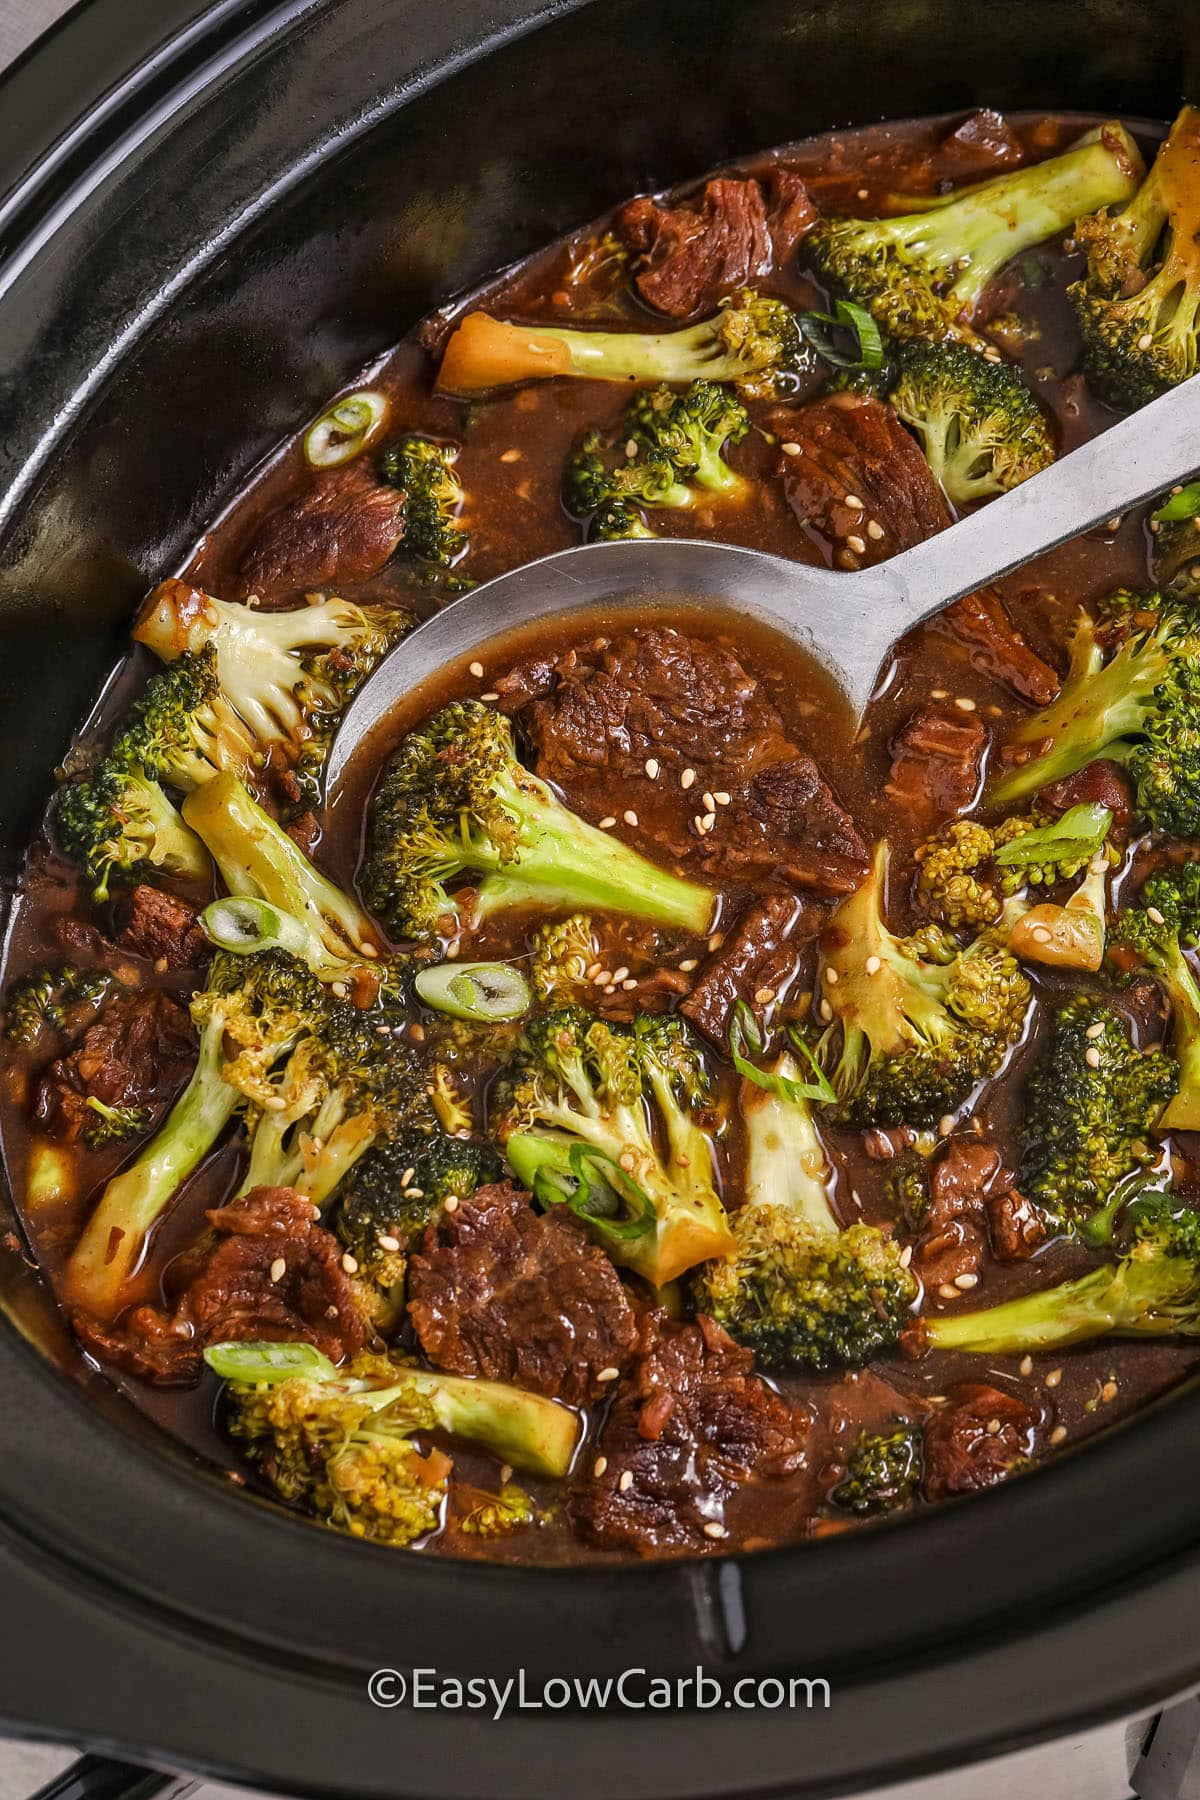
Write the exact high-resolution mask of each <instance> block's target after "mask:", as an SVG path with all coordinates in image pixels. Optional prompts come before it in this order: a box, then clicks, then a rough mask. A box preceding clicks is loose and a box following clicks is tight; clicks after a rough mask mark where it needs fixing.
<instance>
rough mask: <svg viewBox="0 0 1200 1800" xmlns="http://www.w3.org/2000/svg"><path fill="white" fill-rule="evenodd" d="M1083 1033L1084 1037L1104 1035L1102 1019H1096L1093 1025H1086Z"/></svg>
mask: <svg viewBox="0 0 1200 1800" xmlns="http://www.w3.org/2000/svg"><path fill="white" fill-rule="evenodd" d="M1083 1035H1084V1037H1089V1038H1098V1037H1103V1036H1104V1020H1103V1019H1097V1020H1096V1023H1095V1024H1094V1025H1089V1026H1088V1028H1087V1030H1086V1031H1085V1032H1084V1034H1083Z"/></svg>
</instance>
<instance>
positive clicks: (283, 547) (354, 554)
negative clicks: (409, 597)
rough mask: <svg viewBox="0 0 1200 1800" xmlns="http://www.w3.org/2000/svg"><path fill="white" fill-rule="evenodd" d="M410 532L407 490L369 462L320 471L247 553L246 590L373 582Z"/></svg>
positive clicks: (269, 596)
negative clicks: (377, 473)
mask: <svg viewBox="0 0 1200 1800" xmlns="http://www.w3.org/2000/svg"><path fill="white" fill-rule="evenodd" d="M403 536H404V495H403V493H401V492H400V490H399V489H398V488H394V487H388V486H385V485H383V484H381V483H379V482H377V481H376V480H375V478H374V476H373V475H372V473H371V470H370V467H369V465H368V464H367V463H366V462H365V461H358V462H352V463H348V464H347V465H346V466H345V468H342V469H334V470H333V471H331V473H329V474H327V475H320V476H317V477H315V478H314V479H313V480H312V481H310V482H308V483H307V485H306V486H304V487H303V488H301V489H300V491H299V492H298V493H296V494H294V495H293V496H292V497H291V498H290V499H287V500H285V501H284V502H283V503H282V505H280V506H278V507H276V509H275V510H274V512H270V513H268V514H267V516H266V518H265V519H263V520H262V522H261V524H260V525H259V527H258V529H257V531H256V532H255V533H254V535H253V537H252V538H251V539H250V542H249V544H248V545H247V546H246V548H245V550H244V551H243V553H242V560H241V566H240V570H239V575H240V579H241V585H242V591H243V593H245V594H257V595H258V596H259V598H260V599H263V600H283V599H288V598H291V597H292V596H294V595H295V594H297V593H298V592H301V591H303V590H307V589H314V588H325V587H335V586H340V587H346V586H353V585H354V584H355V583H356V582H362V581H370V579H371V577H372V576H374V575H377V574H378V573H379V571H380V569H382V567H383V565H384V563H386V562H387V560H388V558H389V557H390V556H391V555H392V554H393V552H394V551H395V549H396V547H397V545H398V544H399V543H400V540H401V538H402V537H403Z"/></svg>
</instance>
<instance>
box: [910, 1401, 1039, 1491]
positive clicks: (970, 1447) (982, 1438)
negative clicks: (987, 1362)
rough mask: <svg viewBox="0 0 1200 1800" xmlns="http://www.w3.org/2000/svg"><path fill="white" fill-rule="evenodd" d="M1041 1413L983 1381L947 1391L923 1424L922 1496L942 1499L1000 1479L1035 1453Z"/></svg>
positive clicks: (989, 1484)
mask: <svg viewBox="0 0 1200 1800" xmlns="http://www.w3.org/2000/svg"><path fill="white" fill-rule="evenodd" d="M1041 1422H1042V1420H1041V1414H1040V1413H1039V1412H1037V1411H1035V1409H1034V1408H1033V1407H1031V1406H1027V1405H1026V1404H1025V1402H1024V1401H1023V1400H1018V1399H1017V1397H1016V1395H1015V1394H1006V1393H1004V1392H1003V1391H1002V1390H1001V1389H1000V1388H994V1387H988V1386H987V1385H986V1384H985V1383H982V1382H980V1383H974V1382H966V1383H964V1384H962V1385H961V1386H959V1387H954V1388H951V1389H950V1392H949V1394H948V1395H947V1396H946V1403H945V1405H944V1406H939V1407H936V1408H935V1409H934V1410H933V1411H932V1412H931V1413H930V1414H929V1416H928V1418H927V1419H926V1421H925V1498H926V1499H927V1500H944V1499H946V1497H947V1496H948V1495H950V1494H969V1493H972V1492H973V1491H974V1490H975V1489H976V1488H984V1487H991V1486H992V1484H993V1483H994V1482H997V1481H1002V1480H1003V1479H1004V1477H1005V1476H1006V1475H1007V1474H1008V1473H1009V1472H1010V1470H1011V1469H1012V1468H1013V1466H1014V1465H1015V1464H1016V1463H1019V1462H1023V1461H1025V1459H1026V1458H1027V1457H1030V1456H1032V1455H1033V1453H1034V1447H1035V1443H1036V1440H1037V1432H1038V1427H1039V1426H1040V1424H1041Z"/></svg>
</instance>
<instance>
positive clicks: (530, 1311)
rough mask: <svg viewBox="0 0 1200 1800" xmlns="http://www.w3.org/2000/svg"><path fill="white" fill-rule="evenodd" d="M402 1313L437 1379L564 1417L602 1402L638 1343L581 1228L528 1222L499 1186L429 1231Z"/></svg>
mask: <svg viewBox="0 0 1200 1800" xmlns="http://www.w3.org/2000/svg"><path fill="white" fill-rule="evenodd" d="M408 1310H409V1316H410V1317H411V1319H412V1322H413V1324H414V1326H415V1327H416V1332H417V1336H418V1337H419V1338H420V1340H421V1348H422V1349H423V1350H424V1352H425V1354H426V1356H428V1358H429V1360H430V1362H432V1363H436V1364H437V1366H438V1367H439V1368H442V1369H450V1370H452V1371H453V1373H454V1374H456V1375H484V1376H487V1377H488V1379H489V1380H492V1381H511V1382H514V1383H515V1384H516V1385H517V1386H518V1387H523V1388H529V1389H531V1390H532V1391H533V1392H534V1393H536V1394H548V1395H549V1396H550V1397H551V1398H553V1399H555V1400H565V1401H566V1402H567V1403H568V1405H571V1406H583V1405H586V1404H587V1403H588V1402H589V1401H592V1400H598V1399H599V1398H600V1397H601V1395H602V1394H605V1393H607V1392H608V1391H609V1388H610V1384H611V1382H612V1380H613V1379H614V1374H615V1371H616V1370H618V1369H621V1368H623V1367H624V1366H625V1364H626V1363H627V1362H628V1360H629V1358H630V1356H631V1354H632V1352H633V1349H634V1345H635V1342H636V1339H637V1327H636V1324H635V1319H634V1312H633V1308H632V1307H631V1306H630V1304H629V1301H628V1299H627V1298H626V1294H625V1289H624V1288H623V1286H622V1285H621V1280H620V1277H619V1276H618V1274H617V1271H616V1269H615V1268H614V1267H613V1265H612V1263H611V1262H610V1261H609V1259H608V1257H607V1256H605V1254H604V1252H603V1251H602V1250H599V1249H597V1248H596V1246H595V1245H594V1244H592V1243H590V1242H589V1241H588V1236H587V1232H586V1230H585V1229H584V1227H583V1226H582V1225H581V1224H580V1223H579V1221H578V1220H577V1219H576V1218H574V1216H573V1215H572V1214H571V1213H569V1212H568V1211H567V1209H566V1208H565V1207H555V1208H554V1209H553V1210H552V1211H550V1212H548V1213H536V1212H535V1211H534V1210H533V1207H532V1206H531V1205H530V1202H529V1196H528V1195H527V1194H523V1193H521V1192H520V1191H519V1190H518V1189H517V1188H514V1187H512V1186H511V1185H510V1184H509V1183H508V1182H502V1183H498V1184H496V1185H494V1186H492V1187H484V1188H480V1189H479V1190H478V1191H477V1192H476V1193H475V1194H474V1195H473V1196H472V1197H471V1199H469V1200H460V1201H459V1203H458V1206H457V1208H456V1209H455V1210H454V1212H452V1213H446V1214H445V1215H444V1216H443V1217H442V1218H441V1219H440V1220H439V1221H438V1222H437V1223H435V1224H432V1225H430V1226H429V1228H428V1229H427V1231H426V1233H425V1238H424V1242H423V1244H422V1247H421V1250H420V1252H419V1253H418V1254H416V1255H414V1256H413V1257H412V1259H411V1261H410V1263H409V1271H408ZM602 1378H606V1379H602Z"/></svg>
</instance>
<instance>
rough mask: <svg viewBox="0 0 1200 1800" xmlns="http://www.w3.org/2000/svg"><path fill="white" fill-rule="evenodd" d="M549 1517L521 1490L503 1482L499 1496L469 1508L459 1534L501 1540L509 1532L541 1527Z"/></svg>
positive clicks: (490, 1497)
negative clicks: (463, 1533) (499, 1538)
mask: <svg viewBox="0 0 1200 1800" xmlns="http://www.w3.org/2000/svg"><path fill="white" fill-rule="evenodd" d="M548 1516H549V1515H548V1514H547V1513H545V1512H543V1511H542V1510H541V1508H540V1507H537V1506H535V1505H534V1503H533V1501H532V1500H531V1498H530V1497H529V1495H528V1494H527V1493H526V1492H525V1489H524V1488H523V1487H518V1486H517V1484H516V1482H515V1481H506V1482H505V1483H504V1485H503V1487H502V1488H501V1489H500V1492H499V1493H498V1494H491V1495H489V1496H488V1497H487V1498H486V1499H485V1500H481V1501H480V1502H479V1504H478V1505H477V1506H473V1507H472V1508H471V1510H470V1512H469V1513H467V1514H466V1515H465V1516H464V1517H463V1519H462V1520H461V1521H460V1523H459V1530H460V1531H465V1532H466V1533H467V1535H468V1536H469V1537H504V1536H506V1535H507V1533H508V1532H510V1531H524V1530H525V1529H526V1528H527V1527H528V1526H530V1525H543V1524H545V1522H546V1520H547V1518H548Z"/></svg>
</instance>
